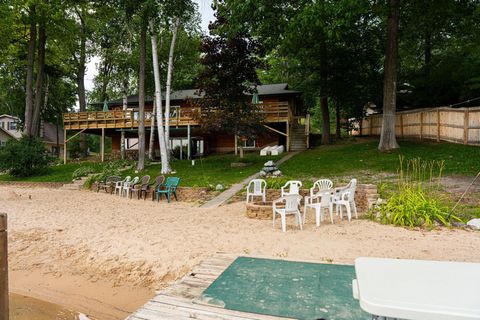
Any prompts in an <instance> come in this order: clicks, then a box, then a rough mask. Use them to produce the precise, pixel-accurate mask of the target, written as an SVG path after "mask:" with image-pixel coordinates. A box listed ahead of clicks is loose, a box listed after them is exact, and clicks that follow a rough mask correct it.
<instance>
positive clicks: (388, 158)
mask: <svg viewBox="0 0 480 320" xmlns="http://www.w3.org/2000/svg"><path fill="white" fill-rule="evenodd" d="M377 144H378V141H377V140H373V139H372V140H358V141H357V142H349V143H345V144H337V145H332V146H321V147H317V148H314V149H311V150H308V151H305V152H302V153H300V154H299V155H297V156H295V157H293V158H292V159H290V160H289V161H287V162H285V163H284V164H283V165H282V166H281V167H280V169H281V170H282V171H283V173H284V174H285V177H283V178H281V179H279V180H280V181H279V183H280V182H281V181H284V180H286V179H300V180H302V181H304V182H306V186H308V185H309V184H310V183H311V181H312V180H314V179H317V178H321V177H325V178H333V179H337V180H342V179H343V180H346V179H348V177H349V176H355V177H357V178H362V180H363V181H364V182H380V181H378V179H379V178H378V177H379V175H381V174H383V173H387V174H388V173H389V174H392V173H396V171H397V168H398V164H399V160H398V157H399V155H404V156H405V158H407V159H408V158H414V157H421V158H422V159H427V160H444V161H445V171H444V172H445V174H458V175H466V176H474V175H475V174H476V173H477V172H478V170H480V164H479V160H480V147H475V146H464V145H459V144H452V143H444V142H442V143H435V142H419V141H400V149H399V150H397V151H395V152H391V153H380V152H379V151H377ZM279 158H280V157H279V156H277V157H260V156H259V155H258V153H248V154H246V155H245V159H246V161H248V162H250V163H252V165H250V166H248V167H244V168H231V167H230V163H231V162H233V161H235V159H238V157H235V156H234V155H233V154H226V155H211V156H207V157H205V158H203V159H197V160H196V161H195V162H196V164H195V166H192V165H191V161H189V160H183V161H179V160H174V161H173V162H172V168H173V170H175V171H176V173H175V174H174V175H175V176H178V177H180V178H181V179H182V181H181V185H182V186H192V187H193V186H201V187H206V186H210V185H211V186H215V185H217V184H219V183H220V184H223V185H224V186H229V185H231V184H233V183H236V182H239V181H240V180H242V179H244V178H246V177H248V176H249V175H251V174H253V173H255V172H257V171H259V170H260V169H261V168H262V165H263V163H264V162H265V161H267V160H270V159H272V160H278V159H279ZM81 166H91V167H93V168H94V169H95V170H96V171H101V169H102V167H103V164H95V163H91V162H82V163H69V164H67V165H56V166H52V167H50V168H49V169H48V170H47V171H46V172H44V173H42V174H40V175H37V176H33V177H28V178H14V177H11V176H9V175H0V181H7V180H8V181H43V182H68V181H70V180H71V179H72V173H73V172H74V171H75V170H76V169H77V168H79V167H81ZM159 172H160V164H152V165H149V166H147V167H146V169H145V171H144V172H140V173H137V174H135V172H134V170H133V169H132V170H129V171H127V172H125V174H130V175H143V174H149V175H150V176H152V179H153V178H154V177H155V176H157V175H158V174H159ZM277 184H278V183H277Z"/></svg>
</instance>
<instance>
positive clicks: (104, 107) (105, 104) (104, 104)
mask: <svg viewBox="0 0 480 320" xmlns="http://www.w3.org/2000/svg"><path fill="white" fill-rule="evenodd" d="M103 111H105V112H107V111H108V103H107V100H105V101H104V102H103Z"/></svg>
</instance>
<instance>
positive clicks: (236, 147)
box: [235, 135, 238, 155]
mask: <svg viewBox="0 0 480 320" xmlns="http://www.w3.org/2000/svg"><path fill="white" fill-rule="evenodd" d="M235 155H238V137H237V135H235Z"/></svg>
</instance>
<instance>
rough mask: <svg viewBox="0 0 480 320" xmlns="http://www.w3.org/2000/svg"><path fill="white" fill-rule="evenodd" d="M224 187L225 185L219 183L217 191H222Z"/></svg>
mask: <svg viewBox="0 0 480 320" xmlns="http://www.w3.org/2000/svg"><path fill="white" fill-rule="evenodd" d="M223 189H224V187H223V185H222V184H217V186H216V187H215V190H217V191H222V190H223Z"/></svg>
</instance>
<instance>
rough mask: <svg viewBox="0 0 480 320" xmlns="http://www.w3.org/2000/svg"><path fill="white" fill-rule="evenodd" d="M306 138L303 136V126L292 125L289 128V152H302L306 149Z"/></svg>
mask: <svg viewBox="0 0 480 320" xmlns="http://www.w3.org/2000/svg"><path fill="white" fill-rule="evenodd" d="M307 139H308V136H307V135H306V134H305V125H304V124H299V123H294V124H293V125H292V128H291V137H290V151H303V150H306V149H307Z"/></svg>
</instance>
